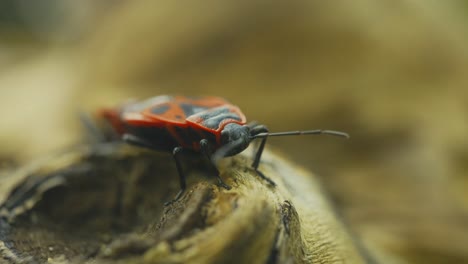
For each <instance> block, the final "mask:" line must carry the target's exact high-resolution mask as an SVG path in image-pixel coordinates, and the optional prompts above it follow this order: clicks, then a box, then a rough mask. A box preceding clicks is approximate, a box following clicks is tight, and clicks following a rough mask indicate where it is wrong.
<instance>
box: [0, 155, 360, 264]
mask: <svg viewBox="0 0 468 264" xmlns="http://www.w3.org/2000/svg"><path fill="white" fill-rule="evenodd" d="M247 153H248V151H247ZM250 162H251V157H249V156H248V155H241V156H236V157H234V158H229V159H225V160H223V161H222V162H221V164H220V169H221V174H222V175H221V176H222V177H223V179H224V180H225V181H226V182H227V183H228V184H230V185H231V186H232V187H233V188H232V189H231V190H225V189H223V188H221V187H218V186H217V185H215V181H214V179H213V177H212V176H210V175H211V174H210V171H208V170H207V169H206V168H208V167H207V166H205V164H204V160H200V159H198V158H196V157H190V156H188V157H186V159H185V162H184V165H185V169H186V170H187V171H188V172H189V175H188V183H189V185H188V189H187V192H186V193H185V195H184V196H183V197H182V199H181V200H180V201H178V202H176V203H174V204H172V205H171V206H166V207H164V206H163V203H164V202H165V201H167V200H170V199H171V197H172V196H173V195H175V193H176V192H177V190H178V177H177V175H176V171H175V166H174V164H173V162H172V158H171V157H170V155H166V154H158V153H151V152H146V151H142V152H140V151H137V150H136V149H134V148H130V147H125V146H124V147H123V148H122V147H118V146H113V147H110V148H99V149H98V150H97V151H90V150H89V149H86V148H77V149H74V150H72V151H70V152H67V153H63V154H61V155H56V156H54V157H50V158H46V159H44V160H43V161H41V162H38V163H37V164H34V165H31V166H28V167H24V168H22V169H21V170H19V171H14V172H8V173H3V174H2V176H1V178H0V180H1V183H2V184H1V185H0V186H1V187H0V195H1V197H0V199H1V201H2V203H3V206H2V209H0V210H1V211H0V214H1V218H0V255H1V256H2V257H3V258H2V259H0V262H5V263H10V262H12V263H15V262H16V263H29V262H31V263H35V262H39V263H41V262H47V261H48V262H50V263H69V262H71V263H116V262H117V263H119V262H120V263H341V262H346V263H361V262H363V259H362V258H361V256H360V254H359V252H358V250H357V248H356V245H355V243H354V242H353V240H352V239H351V237H350V236H349V234H348V233H347V232H346V230H345V229H344V227H343V225H342V224H341V223H340V221H339V220H338V219H337V217H336V215H334V213H333V210H332V208H330V205H329V204H328V202H327V201H326V199H325V198H324V195H323V193H322V191H321V189H320V187H319V185H318V183H317V182H316V180H315V179H314V177H313V175H311V174H310V173H308V172H306V171H304V170H303V169H301V168H298V167H296V166H295V165H293V164H291V163H289V162H288V161H286V160H284V159H283V158H281V157H279V156H277V155H275V154H272V153H271V152H266V153H265V155H264V158H263V160H262V164H261V166H260V169H261V170H262V171H263V172H264V173H265V174H266V175H268V177H270V178H271V179H273V180H274V181H275V182H276V183H277V186H276V187H272V186H270V185H268V184H267V183H266V182H265V181H263V180H261V179H260V178H259V177H258V176H257V175H256V174H255V172H254V171H253V170H252V169H250V167H249V165H250Z"/></svg>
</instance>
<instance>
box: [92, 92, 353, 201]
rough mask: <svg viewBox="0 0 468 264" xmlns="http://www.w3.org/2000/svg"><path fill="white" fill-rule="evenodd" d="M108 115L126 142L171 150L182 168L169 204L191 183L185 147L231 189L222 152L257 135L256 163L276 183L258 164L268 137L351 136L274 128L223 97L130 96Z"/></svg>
mask: <svg viewBox="0 0 468 264" xmlns="http://www.w3.org/2000/svg"><path fill="white" fill-rule="evenodd" d="M100 115H101V116H102V117H103V118H104V119H105V120H107V121H108V122H109V123H110V124H111V127H112V128H113V130H114V131H115V132H116V133H117V135H118V136H119V137H120V138H121V139H123V140H124V141H125V142H127V143H129V144H132V145H136V146H139V147H144V148H148V149H152V150H157V151H167V152H172V155H173V157H174V161H175V165H176V168H177V171H178V174H179V182H180V191H179V192H178V193H177V195H176V196H175V198H174V199H173V200H172V201H171V202H168V203H166V205H168V204H170V203H172V202H174V201H177V200H178V199H179V198H180V197H181V196H182V194H183V193H184V191H185V189H186V180H185V174H184V171H183V170H182V165H181V160H180V154H181V153H182V152H183V151H192V152H197V153H201V154H202V155H203V156H205V157H206V158H207V159H208V160H209V161H210V164H211V166H212V167H213V169H214V171H215V172H216V175H215V176H216V178H217V180H218V183H219V185H220V186H222V187H224V188H225V189H228V190H229V189H231V187H230V186H229V185H228V184H226V183H225V182H224V181H223V180H222V179H221V177H220V176H219V171H218V169H217V167H216V164H217V161H218V160H219V159H221V158H224V157H228V156H233V155H236V154H238V153H240V152H242V151H243V150H245V149H246V148H247V147H248V146H249V144H250V142H251V141H252V140H254V139H261V142H260V144H259V145H258V148H257V150H256V152H255V155H254V159H253V163H252V168H253V169H254V170H255V171H256V172H257V174H258V175H259V176H260V177H261V178H263V179H264V180H266V181H267V182H268V183H270V184H271V185H273V186H274V185H275V183H274V182H273V181H272V180H270V179H269V178H268V177H266V176H265V175H264V174H263V173H262V172H261V171H259V170H258V166H259V164H260V160H261V157H262V153H263V149H264V147H265V143H266V140H267V138H268V137H271V136H288V135H305V134H312V135H314V134H315V135H316V134H329V135H334V136H340V137H346V138H348V137H349V136H348V134H346V133H343V132H339V131H332V130H308V131H288V132H279V133H269V131H268V129H267V127H266V126H265V125H261V124H257V123H256V122H251V123H247V121H246V118H245V115H244V114H243V113H242V111H241V110H240V109H239V108H238V107H237V106H235V105H232V104H230V103H229V102H228V101H226V100H224V99H222V98H219V97H212V96H206V97H185V96H168V95H162V96H156V97H153V98H150V99H147V100H144V101H139V102H131V103H127V104H124V105H122V106H120V107H117V108H113V109H102V110H101V112H100Z"/></svg>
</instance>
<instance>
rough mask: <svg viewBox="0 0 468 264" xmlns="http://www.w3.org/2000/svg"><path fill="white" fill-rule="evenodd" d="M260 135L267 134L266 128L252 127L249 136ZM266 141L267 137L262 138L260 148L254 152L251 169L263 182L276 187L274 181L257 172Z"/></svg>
mask: <svg viewBox="0 0 468 264" xmlns="http://www.w3.org/2000/svg"><path fill="white" fill-rule="evenodd" d="M260 133H268V128H267V127H266V126H264V125H257V126H255V127H253V128H252V129H251V130H250V134H251V135H257V134H260ZM266 141H267V137H264V138H262V141H261V143H260V146H258V149H257V151H256V152H255V156H254V161H253V163H252V167H253V168H254V170H255V171H256V172H257V174H258V175H259V176H260V177H262V178H263V179H264V180H266V181H267V182H268V183H270V184H271V185H273V186H276V184H275V182H274V181H272V180H271V179H270V178H268V177H266V176H265V175H264V174H263V173H262V172H261V171H259V170H258V166H259V165H260V160H261V158H262V153H263V149H264V148H265V144H266Z"/></svg>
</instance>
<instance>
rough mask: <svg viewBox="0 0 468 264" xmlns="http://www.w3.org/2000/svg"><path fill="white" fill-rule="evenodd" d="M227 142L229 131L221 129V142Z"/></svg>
mask: <svg viewBox="0 0 468 264" xmlns="http://www.w3.org/2000/svg"><path fill="white" fill-rule="evenodd" d="M228 142H229V132H227V131H226V130H223V131H222V132H221V144H223V145H224V144H226V143H228Z"/></svg>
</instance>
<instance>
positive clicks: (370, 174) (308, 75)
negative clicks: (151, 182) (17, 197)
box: [0, 0, 468, 263]
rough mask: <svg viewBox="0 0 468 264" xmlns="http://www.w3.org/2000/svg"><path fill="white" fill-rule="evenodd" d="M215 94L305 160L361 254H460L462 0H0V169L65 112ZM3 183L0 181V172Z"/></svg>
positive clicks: (464, 149) (397, 257) (60, 140)
mask: <svg viewBox="0 0 468 264" xmlns="http://www.w3.org/2000/svg"><path fill="white" fill-rule="evenodd" d="M159 94H182V95H218V96H222V97H225V98H227V99H229V100H230V101H232V102H233V103H235V104H237V105H238V106H240V107H241V109H243V111H244V112H245V114H246V115H247V116H248V117H249V119H251V120H258V121H260V122H262V123H264V124H266V125H268V127H269V128H270V130H272V131H284V130H299V129H315V128H327V129H335V130H343V131H346V132H348V133H350V134H351V136H352V138H351V140H348V141H346V140H341V139H336V138H330V137H288V138H274V139H270V141H269V142H270V146H271V147H274V148H276V149H277V150H280V151H282V152H284V153H287V155H288V156H289V157H290V158H291V159H293V160H295V161H296V162H297V163H299V164H301V165H303V166H305V167H307V168H309V169H310V170H312V171H313V172H315V173H316V174H317V175H318V176H319V177H320V178H321V180H322V182H323V185H324V188H325V189H326V190H327V191H328V193H327V195H328V196H329V197H330V199H331V200H332V201H333V202H334V204H335V206H336V211H337V214H338V215H340V217H341V218H342V219H343V221H344V222H345V224H346V225H347V226H348V228H349V230H350V232H352V234H353V235H354V237H355V239H356V241H357V243H359V244H360V245H361V246H362V248H363V251H365V252H367V253H366V254H367V255H368V256H369V259H372V260H374V261H375V262H377V263H468V194H467V190H468V175H467V170H468V141H467V139H466V138H467V135H468V1H461V0H451V1H424V0H419V1H413V0H381V1H370V0H359V1H307V0H292V1H279V0H278V1H276V0H273V1H271V0H255V1H252V0H250V1H243V0H241V1H234V0H232V1H229V0H226V1H213V0H201V1H180V0H175V1H143V0H139V1H91V0H83V1H72V0H60V1H59V0H42V1H26V0H2V1H0V164H1V165H0V166H1V167H2V168H3V169H8V168H11V167H15V166H19V165H21V164H24V163H26V162H28V161H31V160H34V159H37V158H40V157H41V156H43V155H46V154H48V153H52V152H54V151H55V152H56V151H58V150H60V149H63V148H65V147H67V146H70V145H73V144H75V143H77V142H79V141H81V140H82V137H83V133H82V132H83V131H82V129H81V127H80V123H79V119H78V112H79V111H87V112H93V111H95V110H96V109H97V108H99V107H102V106H112V105H115V104H118V103H119V102H121V101H124V100H126V99H128V98H146V97H149V96H154V95H159ZM0 184H1V183H0Z"/></svg>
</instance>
